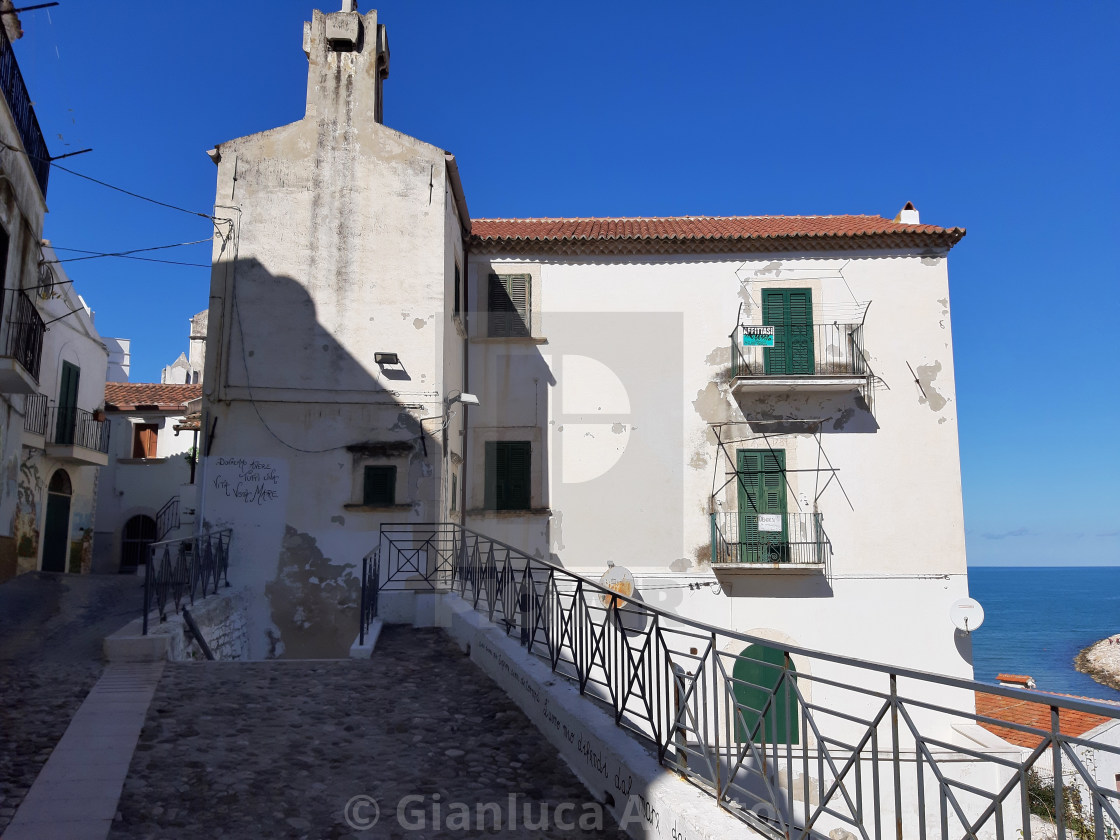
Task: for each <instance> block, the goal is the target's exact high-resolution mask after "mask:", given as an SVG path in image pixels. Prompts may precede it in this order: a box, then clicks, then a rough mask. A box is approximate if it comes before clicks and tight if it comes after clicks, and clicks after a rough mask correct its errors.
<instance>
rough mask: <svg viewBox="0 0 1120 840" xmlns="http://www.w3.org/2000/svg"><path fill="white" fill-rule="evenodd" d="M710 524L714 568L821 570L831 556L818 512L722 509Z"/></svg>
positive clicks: (723, 569)
mask: <svg viewBox="0 0 1120 840" xmlns="http://www.w3.org/2000/svg"><path fill="white" fill-rule="evenodd" d="M711 528H712V568H713V569H714V570H715V571H717V572H720V571H723V572H729V571H730V572H750V571H757V570H766V571H771V572H773V571H780V572H802V573H806V572H824V571H826V570H827V568H828V564H829V561H830V560H831V559H832V544H831V543H830V542H829V541H828V535H827V534H825V532H824V527H823V525H822V524H821V514H819V513H770V514H766V513H763V514H759V513H755V512H753V511H752V512H750V513H742V512H740V511H721V512H719V513H713V514H711Z"/></svg>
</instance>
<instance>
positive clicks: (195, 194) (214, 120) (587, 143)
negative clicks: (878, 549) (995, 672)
mask: <svg viewBox="0 0 1120 840" xmlns="http://www.w3.org/2000/svg"><path fill="white" fill-rule="evenodd" d="M17 5H20V4H17ZM314 5H315V4H314V3H313V2H312V0H268V2H265V0H235V2H229V0H225V2H219V1H218V0H192V2H189V3H175V4H172V3H153V2H135V0H133V2H120V0H108V1H107V2H97V3H94V2H88V0H63V3H62V6H60V7H58V8H55V9H51V10H49V12H47V11H37V12H28V13H25V14H24V15H23V26H24V30H25V33H26V34H25V36H24V38H23V40H22V41H20V42H18V43H17V45H16V51H17V55H18V58H19V61H20V64H21V67H22V68H23V72H24V76H25V77H26V79H27V82H28V86H29V88H30V90H31V93H32V97H33V98H34V100H35V102H36V108H37V110H38V113H39V119H40V121H41V123H42V125H43V128H44V131H45V133H46V135H47V139H48V145H49V147H50V149H51V152H52V154H55V155H58V154H62V153H64V152H67V151H75V150H78V149H82V148H85V147H93V148H94V151H93V152H91V153H90V154H87V155H82V156H80V157H76V158H73V159H72V160H69V161H63V162H62V163H63V164H64V165H67V166H69V167H71V168H73V169H75V170H77V171H80V172H83V173H86V174H89V175H92V176H95V177H98V178H101V179H104V180H107V181H110V182H112V183H115V184H119V185H121V186H123V187H126V188H129V189H132V190H135V191H137V192H141V193H144V194H148V195H152V196H154V197H157V198H160V199H162V200H164V201H167V202H170V203H173V204H177V205H180V206H183V207H187V208H196V209H198V210H199V211H202V212H208V211H209V210H210V209H211V208H212V205H213V200H214V175H215V170H214V166H213V164H212V163H211V162H210V160H209V159H208V158H207V157H206V155H205V151H206V149H208V148H210V147H211V146H213V145H214V144H215V143H217V142H221V141H224V140H227V139H230V138H233V137H238V136H241V135H244V134H249V133H252V132H255V131H261V130H264V129H268V128H272V127H274V126H277V125H282V124H284V123H288V122H292V121H294V120H296V119H299V118H300V117H301V116H302V114H303V103H304V94H305V84H306V60H305V59H304V56H303V52H302V50H301V32H302V23H303V21H304V20H305V19H306V18H308V17H309V15H310V11H311V9H312V8H313V7H314ZM371 5H372V4H371V3H370V2H365V0H362V2H360V8H361V10H362V11H366V10H367V9H368V8H369V7H370V6H371ZM320 6H321V7H325V8H326V10H329V11H333V10H335V9H337V8H338V7H339V4H338V3H337V2H335V0H330V2H327V0H323V3H322V4H320ZM379 10H380V13H381V22H383V23H385V24H387V25H388V28H389V43H390V46H391V49H392V65H391V75H390V77H389V80H388V82H387V87H386V107H385V121H386V123H387V124H388V125H390V126H392V127H393V128H396V129H399V130H400V131H403V132H405V133H407V134H411V135H414V136H416V137H419V138H421V139H423V140H426V141H428V142H430V143H434V144H436V145H438V146H442V147H443V148H446V149H448V150H450V151H452V152H453V153H454V154H455V155H456V156H457V157H458V159H459V163H460V167H461V171H462V174H463V180H464V184H465V187H466V191H467V199H468V203H469V205H470V210H471V213H472V215H474V216H476V217H483V216H563V215H584V216H587V215H673V214H714V215H739V214H748V215H749V214H831V213H876V214H880V215H885V216H893V215H894V214H895V213H896V212H897V210H898V209H899V208H900V207H901V206H902V205H903V204H904V203H905V202H906V201H913V202H914V203H915V204H916V205H917V207H918V209H919V210H920V211H921V214H922V220H923V221H925V222H931V223H934V224H939V225H944V226H953V225H960V226H964V227H967V228H968V236H967V237H966V238H965V239H964V241H963V242H962V243H961V244H960V245H958V246H957V247H956V248H955V249H954V250H953V252H952V256H951V258H950V261H949V266H950V279H951V284H952V309H953V335H954V342H955V350H956V363H957V400H958V403H959V417H960V434H961V456H962V471H963V477H964V491H965V511H966V518H967V526H968V538H969V559H970V562H971V563H974V564H991V563H1010V564H1029V563H1042V564H1090V563H1120V513H1118V507H1120V505H1118V502H1120V494H1118V493H1117V490H1116V477H1117V474H1118V473H1120V444H1118V442H1117V435H1118V431H1120V430H1118V425H1120V424H1118V417H1120V374H1118V373H1117V369H1118V366H1120V346H1118V345H1120V342H1118V341H1117V334H1118V332H1120V331H1118V329H1117V328H1118V325H1120V324H1118V319H1120V282H1118V281H1120V270H1118V268H1117V258H1116V256H1115V255H1114V254H1113V253H1112V252H1113V250H1114V246H1115V244H1116V242H1117V221H1118V211H1117V207H1118V206H1120V189H1118V187H1120V165H1118V163H1117V158H1118V151H1117V150H1118V149H1120V131H1118V125H1120V116H1118V114H1120V107H1118V106H1120V102H1118V101H1117V100H1118V95H1117V89H1118V84H1117V81H1118V79H1120V59H1118V56H1120V49H1118V47H1117V44H1120V4H1117V3H1114V2H1100V3H1061V4H1059V3H1053V2H1048V3H1037V2H1035V3H1031V2H1018V3H1014V4H1011V3H975V2H970V3H936V4H915V3H898V2H891V3H824V2H807V3H753V2H734V3H716V2H699V3H687V4H668V3H662V2H651V0H645V1H644V2H637V0H634V2H629V1H628V0H627V1H626V2H623V1H622V0H620V1H619V2H603V0H597V2H567V3H563V4H561V3H526V2H524V1H523V0H521V2H470V3H466V2H449V1H446V2H437V0H432V2H418V0H411V1H410V2H405V1H404V0H386V2H383V3H381V4H380V6H379ZM48 205H49V207H50V215H49V216H48V218H47V222H46V236H47V237H48V238H50V239H51V240H53V241H54V242H55V244H56V245H59V246H65V247H69V248H82V249H88V250H97V251H109V250H123V249H129V248H140V247H146V246H153V245H163V244H168V243H173V242H183V241H188V240H195V239H203V238H206V237H208V236H209V235H210V233H211V230H210V227H209V224H208V222H206V221H205V220H203V219H200V218H197V217H192V216H189V215H186V214H182V213H176V212H173V211H170V210H164V209H161V208H158V207H154V206H152V205H146V204H143V203H141V202H139V201H136V200H134V199H130V198H127V197H123V196H118V195H116V194H114V193H111V192H109V191H107V190H104V189H103V188H101V187H98V186H95V185H92V184H88V183H86V182H83V181H81V180H79V179H77V178H75V177H73V176H71V175H69V174H67V173H65V172H60V171H54V172H53V173H52V177H51V184H50V189H49V194H48ZM151 256H156V257H161V258H168V259H178V260H183V261H187V262H196V263H208V262H209V258H210V249H209V246H208V245H198V246H193V247H184V248H177V249H173V250H168V251H163V252H159V253H156V254H153V255H151ZM67 269H68V271H69V273H70V275H71V277H72V278H74V279H75V280H76V286H77V288H78V290H79V291H80V292H81V293H82V294H83V295H84V296H85V297H86V299H87V300H88V301H89V303H90V304H91V305H92V306H93V307H94V309H95V310H96V311H97V325H98V328H99V329H100V330H101V332H102V334H103V335H108V336H125V337H130V338H131V339H132V342H133V343H132V349H133V369H132V370H133V377H132V378H133V380H134V381H144V380H148V381H151V380H158V377H159V370H160V368H161V367H162V366H163V365H165V364H168V363H169V362H171V361H172V360H173V359H174V358H175V357H176V356H177V355H178V353H179V352H180V351H182V350H184V349H186V343H187V338H186V336H187V318H188V317H189V316H190V315H191V314H193V313H194V312H196V311H199V310H201V309H204V308H205V307H206V305H207V290H208V283H209V271H208V269H206V268H191V267H184V266H172V265H161V264H157V263H144V262H135V261H129V260H122V259H103V260H90V261H87V262H76V263H71V264H69V265H68V266H67ZM892 384H893V383H892ZM899 384H903V383H899ZM916 492H920V484H919V485H917V486H916ZM931 507H932V505H931Z"/></svg>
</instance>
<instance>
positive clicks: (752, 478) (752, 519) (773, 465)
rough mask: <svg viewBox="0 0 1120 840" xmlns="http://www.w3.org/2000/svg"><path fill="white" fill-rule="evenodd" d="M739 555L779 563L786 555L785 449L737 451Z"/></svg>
mask: <svg viewBox="0 0 1120 840" xmlns="http://www.w3.org/2000/svg"><path fill="white" fill-rule="evenodd" d="M736 454H737V461H738V463H737V464H736V467H737V473H738V474H737V476H736V479H737V483H738V485H739V558H740V561H741V562H744V563H782V562H785V561H786V560H788V558H789V532H788V522H787V517H786V453H785V450H784V449H740V450H738V451H737V453H736Z"/></svg>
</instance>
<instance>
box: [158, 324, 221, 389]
mask: <svg viewBox="0 0 1120 840" xmlns="http://www.w3.org/2000/svg"><path fill="white" fill-rule="evenodd" d="M208 315H209V310H205V309H204V310H203V311H202V312H199V313H198V314H197V315H195V316H194V317H193V318H191V330H190V346H189V352H188V353H180V354H179V358H177V359H176V360H175V361H174V362H172V363H171V364H169V365H168V366H167V367H165V368H164V369H163V372H162V374H161V375H160V382H162V383H163V384H164V385H197V384H199V383H200V382H201V381H202V372H203V369H204V368H205V367H206V320H207V317H208Z"/></svg>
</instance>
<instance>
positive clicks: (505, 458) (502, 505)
mask: <svg viewBox="0 0 1120 840" xmlns="http://www.w3.org/2000/svg"><path fill="white" fill-rule="evenodd" d="M485 478H486V503H485V507H486V509H487V510H529V509H530V508H531V507H532V504H531V502H532V492H531V490H532V443H531V442H530V441H527V440H491V441H487V442H486V476H485Z"/></svg>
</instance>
